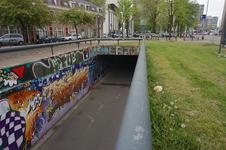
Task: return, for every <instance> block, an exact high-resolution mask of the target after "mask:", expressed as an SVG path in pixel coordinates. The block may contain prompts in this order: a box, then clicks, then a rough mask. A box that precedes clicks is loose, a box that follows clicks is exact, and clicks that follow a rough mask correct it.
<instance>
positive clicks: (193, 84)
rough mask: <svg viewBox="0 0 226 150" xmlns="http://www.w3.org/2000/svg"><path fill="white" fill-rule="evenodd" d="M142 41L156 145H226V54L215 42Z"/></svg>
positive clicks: (216, 147) (216, 146)
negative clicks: (144, 46) (220, 52)
mask: <svg viewBox="0 0 226 150" xmlns="http://www.w3.org/2000/svg"><path fill="white" fill-rule="evenodd" d="M127 44H128V45H132V44H134V45H138V42H131V43H123V44H121V45H127ZM145 45H146V52H147V72H148V82H149V85H148V86H149V100H150V113H151V123H152V137H153V142H152V143H153V147H154V149H178V150H179V149H216V150H218V149H226V137H225V136H226V102H225V101H226V92H225V89H226V57H224V56H223V55H221V56H220V57H219V55H218V54H217V53H218V48H219V46H218V45H212V44H195V43H183V42H170V41H167V42H166V41H146V42H145ZM222 53H223V54H225V49H222ZM155 86H162V87H163V91H162V92H156V91H154V90H153V88H154V87H155Z"/></svg>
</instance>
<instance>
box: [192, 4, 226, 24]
mask: <svg viewBox="0 0 226 150" xmlns="http://www.w3.org/2000/svg"><path fill="white" fill-rule="evenodd" d="M207 2H208V0H197V3H199V4H204V5H205V6H204V12H203V13H204V14H206V8H207V7H206V6H207ZM224 2H225V0H209V5H208V12H207V16H218V24H219V21H221V19H222V13H223V7H224Z"/></svg>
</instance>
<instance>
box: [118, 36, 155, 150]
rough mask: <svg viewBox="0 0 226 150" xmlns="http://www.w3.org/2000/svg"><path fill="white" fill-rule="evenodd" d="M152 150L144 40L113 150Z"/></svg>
mask: <svg viewBox="0 0 226 150" xmlns="http://www.w3.org/2000/svg"><path fill="white" fill-rule="evenodd" d="M132 149H136V150H152V137H151V121H150V109H149V99H148V82H147V68H146V52H145V43H144V39H143V42H142V45H141V48H140V54H139V57H138V60H137V65H136V68H135V72H134V75H133V80H132V83H131V86H130V91H129V96H128V99H127V104H126V108H125V111H124V116H123V120H122V124H121V128H120V132H119V136H118V140H117V143H116V147H115V150H132Z"/></svg>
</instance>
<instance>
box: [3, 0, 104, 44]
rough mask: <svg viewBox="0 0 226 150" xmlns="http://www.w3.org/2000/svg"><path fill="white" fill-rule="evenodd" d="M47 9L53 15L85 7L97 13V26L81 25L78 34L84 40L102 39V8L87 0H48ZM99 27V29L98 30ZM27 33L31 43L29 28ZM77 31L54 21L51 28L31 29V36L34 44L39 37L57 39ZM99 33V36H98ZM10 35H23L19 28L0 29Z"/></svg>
mask: <svg viewBox="0 0 226 150" xmlns="http://www.w3.org/2000/svg"><path fill="white" fill-rule="evenodd" d="M44 3H45V4H46V5H47V7H49V8H51V9H52V11H53V13H54V12H56V11H63V10H67V9H69V8H71V7H77V6H80V7H84V9H85V10H86V11H87V12H88V13H95V14H96V17H95V20H96V24H95V25H91V26H88V25H79V26H78V32H79V33H80V34H81V35H82V38H95V37H102V36H103V13H102V10H101V8H99V7H97V6H96V5H94V4H92V3H91V2H88V1H85V0H47V1H45V2H44ZM98 27H99V28H98ZM25 32H26V41H27V42H29V38H28V36H27V35H28V34H27V32H28V28H27V27H25ZM75 32H76V30H75V28H74V27H73V26H69V25H68V26H66V25H62V24H60V25H59V24H57V22H56V21H52V25H51V26H45V27H43V29H40V28H38V27H32V28H31V29H30V36H31V41H30V42H34V40H35V39H37V35H38V36H39V37H42V36H46V35H55V36H57V37H60V38H62V37H64V36H66V35H67V34H69V33H75ZM98 32H99V34H98ZM7 33H8V34H9V33H21V31H20V28H19V27H10V26H7V27H3V28H0V35H1V34H7Z"/></svg>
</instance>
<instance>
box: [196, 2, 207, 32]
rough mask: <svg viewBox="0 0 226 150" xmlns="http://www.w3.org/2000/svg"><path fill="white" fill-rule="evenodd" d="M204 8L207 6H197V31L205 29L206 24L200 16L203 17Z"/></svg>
mask: <svg viewBox="0 0 226 150" xmlns="http://www.w3.org/2000/svg"><path fill="white" fill-rule="evenodd" d="M204 6H205V5H204V4H198V5H197V7H198V12H197V15H196V18H197V24H196V29H201V28H202V27H203V24H204V22H203V21H200V16H201V15H203V12H204Z"/></svg>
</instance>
